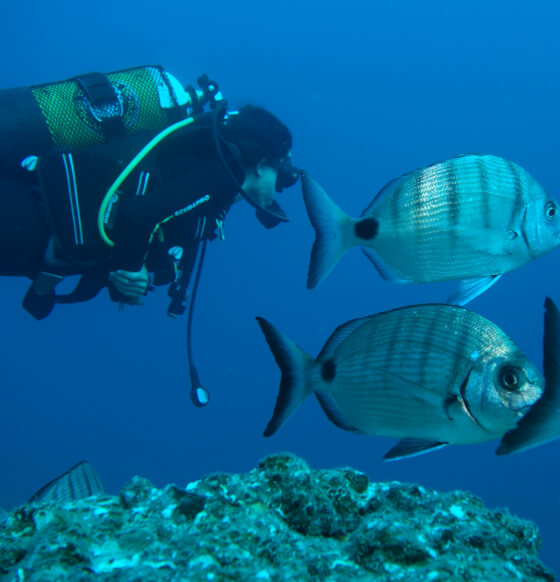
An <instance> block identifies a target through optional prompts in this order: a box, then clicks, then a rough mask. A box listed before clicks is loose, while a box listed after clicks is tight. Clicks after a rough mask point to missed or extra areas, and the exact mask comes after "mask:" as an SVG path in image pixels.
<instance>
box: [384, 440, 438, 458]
mask: <svg viewBox="0 0 560 582" xmlns="http://www.w3.org/2000/svg"><path fill="white" fill-rule="evenodd" d="M446 446H447V443H442V442H436V441H426V440H424V439H410V438H406V439H401V440H400V441H399V442H398V443H397V444H396V445H395V446H394V447H393V448H392V449H390V450H389V451H387V452H386V453H385V455H383V460H384V461H398V460H400V459H407V458H410V457H417V456H418V455H424V454H426V453H431V452H432V451H437V450H438V449H442V448H443V447H446Z"/></svg>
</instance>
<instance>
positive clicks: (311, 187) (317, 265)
mask: <svg viewBox="0 0 560 582" xmlns="http://www.w3.org/2000/svg"><path fill="white" fill-rule="evenodd" d="M301 183H302V192H303V200H304V202H305V207H306V208H307V214H308V215H309V220H310V221H311V224H312V226H313V228H314V229H315V242H314V243H313V248H312V249H311V259H310V262H309V272H308V274H307V288H308V289H313V288H314V287H316V286H317V285H319V283H321V282H322V281H323V280H324V279H325V277H326V276H327V275H328V274H329V273H330V272H331V270H332V269H333V268H334V266H335V265H336V263H338V261H339V260H340V258H341V257H342V255H344V253H345V252H346V251H347V250H348V249H349V248H350V247H352V246H353V244H352V242H351V241H352V233H353V226H354V223H355V222H356V220H355V219H354V218H352V217H351V216H348V214H346V213H345V212H344V211H343V210H342V209H341V208H340V207H339V206H338V205H337V204H335V202H334V201H333V200H332V199H331V198H330V197H329V195H328V194H327V193H326V192H325V190H323V188H321V186H319V184H318V183H317V182H316V181H315V180H314V179H313V178H312V177H311V176H309V175H308V174H307V173H306V172H304V173H303V176H302V181H301Z"/></svg>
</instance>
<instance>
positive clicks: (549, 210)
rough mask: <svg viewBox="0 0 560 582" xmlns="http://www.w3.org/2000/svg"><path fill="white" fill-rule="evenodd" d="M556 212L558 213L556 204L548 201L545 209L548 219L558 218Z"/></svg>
mask: <svg viewBox="0 0 560 582" xmlns="http://www.w3.org/2000/svg"><path fill="white" fill-rule="evenodd" d="M556 212H557V209H556V203H555V202H553V201H552V200H550V201H548V202H547V203H546V206H545V208H544V214H545V216H546V219H547V220H553V219H554V217H555V216H556Z"/></svg>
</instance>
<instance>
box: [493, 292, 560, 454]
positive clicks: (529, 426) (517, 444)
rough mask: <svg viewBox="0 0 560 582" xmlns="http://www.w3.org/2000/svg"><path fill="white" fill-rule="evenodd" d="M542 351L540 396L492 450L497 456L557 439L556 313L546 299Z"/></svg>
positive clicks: (559, 353) (559, 366)
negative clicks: (542, 387) (542, 379)
mask: <svg viewBox="0 0 560 582" xmlns="http://www.w3.org/2000/svg"><path fill="white" fill-rule="evenodd" d="M543 352H544V363H543V368H544V377H545V389H544V394H543V395H542V397H541V398H540V399H539V400H538V401H537V402H536V403H535V404H534V405H533V406H532V407H531V410H529V412H528V413H527V414H526V415H525V416H524V417H523V418H522V419H521V422H520V423H519V426H517V427H516V428H514V429H513V430H511V431H510V432H508V433H507V434H505V435H504V437H503V439H502V441H501V443H500V446H499V447H498V450H497V451H496V453H497V454H498V455H509V454H511V453H516V452H519V451H524V450H526V449H530V448H533V447H536V446H538V445H542V444H544V443H548V442H550V441H553V440H555V439H557V438H560V312H559V311H558V308H557V307H556V305H555V303H554V301H552V299H550V298H549V297H547V298H546V301H545V316H544V338H543Z"/></svg>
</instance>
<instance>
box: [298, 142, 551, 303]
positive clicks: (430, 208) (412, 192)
mask: <svg viewBox="0 0 560 582" xmlns="http://www.w3.org/2000/svg"><path fill="white" fill-rule="evenodd" d="M302 189H303V196H304V200H305V205H306V207H307V212H308V214H309V218H310V220H311V223H312V225H313V227H314V229H315V231H316V240H315V243H314V245H313V249H312V251H311V261H310V265H309V274H308V279H307V287H308V288H310V289H311V288H313V287H315V286H317V285H318V284H319V283H321V281H323V279H324V278H325V277H326V276H327V275H328V273H329V272H330V271H331V269H332V268H333V267H334V265H335V264H336V263H337V262H338V260H339V259H340V258H341V257H342V255H343V254H344V253H345V252H346V251H347V250H348V249H350V248H351V247H353V246H361V247H363V250H364V253H365V254H366V256H367V257H368V258H369V259H370V261H371V262H372V263H373V265H374V266H375V267H376V268H377V270H378V272H379V273H380V274H381V276H382V277H383V278H384V279H387V280H390V281H393V282H397V283H429V282H436V281H450V280H462V284H461V287H460V290H459V291H458V292H457V293H456V294H454V295H453V296H452V297H451V298H450V302H452V303H455V304H457V305H465V304H466V303H467V302H468V301H470V300H472V299H474V298H475V297H476V296H477V295H479V294H480V293H482V292H484V291H485V290H486V289H488V287H490V285H492V284H493V283H495V282H496V281H497V280H498V278H499V277H500V276H501V275H502V274H503V273H506V272H508V271H512V270H514V269H517V268H518V267H521V266H522V265H524V264H526V263H528V262H529V261H531V260H532V259H535V258H537V257H539V256H540V255H542V254H544V253H546V252H548V251H550V250H552V249H553V248H555V247H556V246H558V244H560V216H559V207H558V204H557V203H556V202H555V201H554V200H553V199H552V198H551V197H550V196H549V195H548V194H547V193H546V191H545V190H544V189H543V188H542V187H541V186H540V185H539V184H538V183H537V182H536V181H535V180H534V179H533V178H532V177H531V176H530V175H529V173H528V172H527V171H526V170H524V169H523V168H521V167H520V166H518V165H517V164H515V163H514V162H511V161H508V160H505V159H503V158H500V157H497V156H492V155H480V154H469V155H461V156H458V157H455V158H451V159H449V160H445V161H443V162H440V163H437V164H433V165H431V166H428V167H425V168H420V169H418V170H414V171H412V172H409V173H407V174H404V175H403V176H401V177H400V178H397V179H395V180H393V181H391V182H389V183H388V184H387V185H386V186H384V187H383V188H382V190H381V191H380V192H379V193H378V194H377V196H376V197H375V198H374V200H373V201H372V202H371V204H370V205H369V206H368V207H367V208H366V209H365V210H364V212H363V213H362V215H361V217H360V218H358V219H356V218H352V217H350V216H348V215H347V214H346V213H345V212H344V211H343V210H341V209H340V208H339V207H338V206H337V205H336V204H335V203H334V202H333V201H332V200H331V199H330V198H329V196H328V195H327V194H326V192H325V191H324V190H323V189H322V188H321V187H320V186H319V185H318V184H317V182H315V180H313V178H311V177H310V176H309V175H308V174H304V176H303V179H302Z"/></svg>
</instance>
